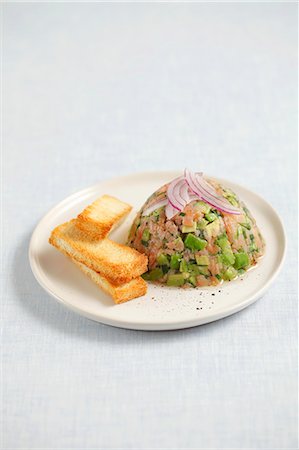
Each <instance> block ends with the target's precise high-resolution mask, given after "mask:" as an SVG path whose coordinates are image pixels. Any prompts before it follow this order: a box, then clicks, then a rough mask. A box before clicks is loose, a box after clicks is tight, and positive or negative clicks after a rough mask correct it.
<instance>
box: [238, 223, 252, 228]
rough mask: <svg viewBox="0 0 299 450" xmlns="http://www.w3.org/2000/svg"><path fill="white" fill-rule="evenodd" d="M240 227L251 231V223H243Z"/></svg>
mask: <svg viewBox="0 0 299 450" xmlns="http://www.w3.org/2000/svg"><path fill="white" fill-rule="evenodd" d="M240 225H242V227H244V228H246V229H247V230H251V225H250V223H248V222H246V223H241V224H240Z"/></svg>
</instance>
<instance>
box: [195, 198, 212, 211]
mask: <svg viewBox="0 0 299 450" xmlns="http://www.w3.org/2000/svg"><path fill="white" fill-rule="evenodd" d="M196 206H197V207H198V209H199V210H200V211H201V212H202V213H204V214H208V213H209V212H210V210H211V207H210V206H209V205H208V204H207V203H205V202H202V201H200V202H197V203H196Z"/></svg>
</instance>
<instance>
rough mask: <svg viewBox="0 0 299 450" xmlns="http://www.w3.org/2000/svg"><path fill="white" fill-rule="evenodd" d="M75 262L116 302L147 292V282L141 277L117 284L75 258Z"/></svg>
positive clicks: (122, 301)
mask: <svg viewBox="0 0 299 450" xmlns="http://www.w3.org/2000/svg"><path fill="white" fill-rule="evenodd" d="M73 262H74V263H75V264H76V265H77V266H78V267H79V269H80V270H82V272H84V273H85V275H87V276H88V277H89V278H90V279H91V280H92V281H93V282H94V283H96V284H97V285H98V286H99V287H100V288H101V289H103V291H105V292H107V294H109V295H111V297H112V298H113V300H114V302H115V303H124V302H127V301H128V300H132V299H133V298H136V297H141V296H142V295H145V294H146V290H147V285H146V282H145V281H144V280H143V278H141V277H137V278H134V279H133V280H131V281H129V282H128V283H125V284H122V285H120V286H116V285H115V284H112V283H111V282H109V281H108V280H107V279H106V278H105V277H103V276H102V275H101V274H99V273H98V272H95V271H94V270H92V269H90V268H89V267H87V266H85V264H82V263H80V262H78V261H76V260H75V259H73Z"/></svg>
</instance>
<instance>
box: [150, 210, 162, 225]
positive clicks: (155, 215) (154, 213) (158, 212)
mask: <svg viewBox="0 0 299 450" xmlns="http://www.w3.org/2000/svg"><path fill="white" fill-rule="evenodd" d="M152 214H153V216H154V217H155V218H156V222H158V220H159V219H160V214H161V208H159V209H156V210H155V211H153V213H152Z"/></svg>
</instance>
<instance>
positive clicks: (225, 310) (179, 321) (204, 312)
mask: <svg viewBox="0 0 299 450" xmlns="http://www.w3.org/2000/svg"><path fill="white" fill-rule="evenodd" d="M177 176H179V173H178V172H156V173H140V174H134V175H130V176H126V177H121V178H116V179H113V180H109V181H105V182H103V183H100V184H97V185H96V186H92V187H90V188H87V189H84V190H82V191H80V192H78V193H76V194H73V195H71V196H70V197H68V198H66V199H65V200H63V201H62V202H61V203H59V204H58V205H57V206H55V207H54V208H53V209H52V210H51V211H50V212H48V214H46V215H45V216H44V218H43V219H42V220H41V221H40V222H39V224H38V225H37V227H36V229H35V231H34V233H33V235H32V238H31V242H30V248H29V260H30V265H31V268H32V271H33V273H34V275H35V277H36V279H37V281H38V282H39V283H40V285H41V286H42V287H43V288H44V289H45V290H46V291H47V292H48V293H49V294H51V295H52V296H53V297H55V298H56V299H57V300H59V301H60V302H61V303H63V304H64V305H65V306H67V307H68V308H70V309H72V310H73V311H76V312H77V313H79V314H81V315H83V316H85V317H88V318H89V319H93V320H96V321H98V322H102V323H105V324H108V325H113V326H117V327H122V328H130V329H136V330H171V329H179V328H187V327H193V326H196V325H201V324H204V323H207V322H212V321H214V320H217V319H220V318H222V317H225V316H228V315H230V314H233V313H235V312H237V311H240V310H241V309H243V308H245V307H246V306H248V305H250V304H251V303H253V302H254V301H256V300H257V299H258V298H260V297H261V296H262V295H263V294H264V292H265V291H266V289H268V288H269V286H270V285H271V284H272V283H273V281H274V279H275V277H276V276H277V274H278V272H279V270H280V268H281V266H282V263H283V259H284V255H285V247H286V237H285V232H284V229H283V225H282V222H281V220H280V218H279V217H278V215H277V213H276V212H275V211H274V210H273V208H272V207H271V206H270V205H269V204H268V203H267V202H266V201H265V200H263V199H262V198H261V197H259V196H258V195H256V194H254V193H253V192H251V191H249V190H248V189H246V188H244V187H241V186H239V185H237V184H234V183H231V182H229V181H226V180H222V179H219V180H218V181H220V182H221V183H223V184H224V185H226V186H228V187H230V188H232V189H233V191H235V192H236V193H237V194H238V195H239V196H240V198H241V199H242V200H243V201H244V202H245V204H246V205H247V206H248V208H249V209H250V211H251V212H252V214H253V216H254V217H255V218H256V221H257V224H258V226H259V228H260V230H261V232H262V234H263V236H264V238H265V240H266V254H265V256H264V257H263V258H262V259H261V260H260V262H259V264H258V265H257V266H256V267H255V268H254V269H252V270H250V271H249V272H247V273H246V274H244V276H242V277H241V278H238V279H237V280H235V281H231V282H225V283H223V284H222V285H220V286H217V287H207V288H197V289H193V288H190V289H180V288H173V287H167V286H158V285H154V284H148V292H147V294H146V295H145V296H144V297H140V298H137V299H135V300H131V301H129V302H127V303H123V304H120V305H115V304H114V303H113V300H112V299H111V298H110V297H109V296H108V295H106V294H105V293H104V292H102V291H101V290H100V289H99V288H98V287H97V286H96V285H94V284H93V283H92V281H91V280H90V279H89V278H87V277H86V276H85V275H84V274H83V273H82V272H81V271H80V270H79V269H78V268H77V267H76V266H75V265H74V264H73V263H72V262H71V261H70V260H69V259H68V258H66V257H65V256H63V255H62V254H60V253H59V252H58V251H57V250H56V249H55V248H53V247H52V246H51V245H50V244H49V243H48V238H49V236H50V233H51V231H52V229H53V228H54V227H56V226H57V225H59V224H61V223H63V222H66V221H68V220H70V219H71V218H73V217H76V216H77V215H78V214H79V212H81V211H82V210H83V209H84V207H85V206H87V205H88V204H89V203H91V202H93V201H94V200H95V199H96V198H97V197H99V196H101V195H102V194H110V195H114V196H116V197H118V198H120V199H121V200H124V201H126V202H128V203H130V204H131V205H133V211H132V212H131V214H130V215H129V216H128V217H127V219H126V220H125V221H124V222H123V223H122V224H121V225H120V227H119V228H117V229H116V230H115V231H113V232H112V233H111V235H110V238H111V239H113V240H115V241H117V242H123V243H124V242H125V241H126V237H127V235H128V231H129V228H130V225H131V223H132V220H133V219H134V217H135V214H136V213H137V211H138V209H139V208H140V207H141V206H142V204H143V203H144V202H145V200H146V199H147V198H148V197H149V195H150V194H152V192H154V191H155V190H156V189H157V188H159V187H160V186H161V185H163V184H164V183H166V182H168V181H170V180H172V179H173V178H175V177H177Z"/></svg>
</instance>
